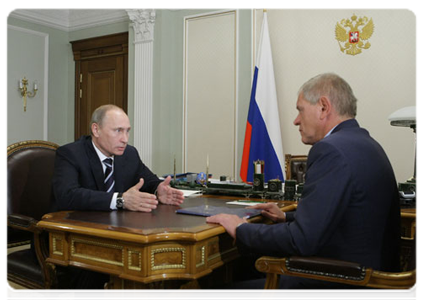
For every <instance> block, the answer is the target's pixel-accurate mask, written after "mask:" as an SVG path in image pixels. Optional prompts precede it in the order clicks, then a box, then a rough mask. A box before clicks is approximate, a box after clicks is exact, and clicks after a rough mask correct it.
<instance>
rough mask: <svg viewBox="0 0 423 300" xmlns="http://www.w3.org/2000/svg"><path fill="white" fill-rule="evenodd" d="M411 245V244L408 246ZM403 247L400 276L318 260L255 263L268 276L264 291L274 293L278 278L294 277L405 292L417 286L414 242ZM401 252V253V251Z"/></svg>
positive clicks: (345, 263) (327, 260)
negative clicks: (405, 255)
mask: <svg viewBox="0 0 423 300" xmlns="http://www.w3.org/2000/svg"><path fill="white" fill-rule="evenodd" d="M410 241H411V244H410ZM402 242H403V243H402V245H401V246H402V248H403V246H404V242H405V244H406V247H407V248H408V249H409V250H410V249H411V250H412V252H414V253H412V254H410V255H409V256H408V257H407V259H410V262H407V263H406V264H404V262H403V261H402V262H401V263H402V266H403V267H404V268H405V269H408V270H403V271H402V272H396V273H394V272H382V271H378V270H373V269H372V268H367V267H365V266H362V265H360V264H357V263H354V262H346V261H340V260H335V259H327V258H319V257H286V258H277V257H268V256H264V257H261V258H259V259H258V260H257V261H256V269H257V270H259V271H260V272H264V273H267V277H266V284H265V289H276V288H278V284H279V275H285V276H295V277H303V278H310V279H317V280H323V281H331V282H337V283H342V284H347V285H353V286H362V287H363V288H364V287H366V288H379V289H408V288H411V287H413V285H414V284H415V283H416V266H415V249H416V248H415V239H405V240H403V241H402ZM402 250H403V249H402Z"/></svg>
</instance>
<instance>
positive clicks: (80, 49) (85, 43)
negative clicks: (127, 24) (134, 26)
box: [71, 32, 128, 139]
mask: <svg viewBox="0 0 423 300" xmlns="http://www.w3.org/2000/svg"><path fill="white" fill-rule="evenodd" d="M71 44H72V51H73V56H74V60H75V139H78V138H79V137H80V136H81V135H85V134H90V128H89V127H90V121H91V114H92V113H93V111H94V110H95V109H96V108H97V107H98V106H100V105H103V104H115V105H117V106H119V107H122V108H123V110H124V111H125V112H126V111H127V106H128V33H127V32H124V33H119V34H113V35H107V36H101V37H96V38H90V39H84V40H79V41H74V42H71Z"/></svg>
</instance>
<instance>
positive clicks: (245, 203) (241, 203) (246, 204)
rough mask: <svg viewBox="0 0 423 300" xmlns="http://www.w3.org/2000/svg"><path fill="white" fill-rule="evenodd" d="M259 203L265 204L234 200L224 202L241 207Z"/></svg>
mask: <svg viewBox="0 0 423 300" xmlns="http://www.w3.org/2000/svg"><path fill="white" fill-rule="evenodd" d="M260 203H266V202H264V201H256V200H235V201H229V202H226V204H233V205H242V206H253V205H256V204H260Z"/></svg>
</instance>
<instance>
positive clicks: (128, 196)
mask: <svg viewBox="0 0 423 300" xmlns="http://www.w3.org/2000/svg"><path fill="white" fill-rule="evenodd" d="M143 185H144V179H142V178H141V179H140V181H139V182H138V183H137V184H136V185H134V186H133V187H131V188H130V189H129V190H127V191H126V192H125V193H123V195H122V196H123V199H125V205H124V208H125V209H128V210H133V211H143V212H151V211H152V210H153V209H156V208H157V204H158V201H157V197H156V196H155V195H153V194H149V193H143V192H140V188H141V187H142V186H143Z"/></svg>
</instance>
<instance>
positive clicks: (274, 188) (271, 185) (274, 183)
mask: <svg viewBox="0 0 423 300" xmlns="http://www.w3.org/2000/svg"><path fill="white" fill-rule="evenodd" d="M267 189H268V190H269V192H273V193H278V192H280V191H281V190H282V181H280V180H279V179H272V180H269V182H268V183H267Z"/></svg>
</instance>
